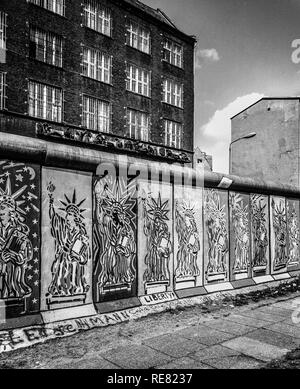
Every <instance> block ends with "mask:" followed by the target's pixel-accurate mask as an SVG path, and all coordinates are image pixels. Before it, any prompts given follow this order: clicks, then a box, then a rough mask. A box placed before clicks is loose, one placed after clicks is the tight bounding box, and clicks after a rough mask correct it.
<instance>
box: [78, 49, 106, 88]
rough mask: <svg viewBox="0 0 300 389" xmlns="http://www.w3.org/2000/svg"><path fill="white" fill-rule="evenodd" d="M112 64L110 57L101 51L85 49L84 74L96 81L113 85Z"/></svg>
mask: <svg viewBox="0 0 300 389" xmlns="http://www.w3.org/2000/svg"><path fill="white" fill-rule="evenodd" d="M111 64H112V59H111V56H110V55H107V54H104V53H102V52H101V51H98V50H93V49H89V48H86V47H84V48H83V64H82V67H83V69H82V74H83V75H84V76H86V77H90V78H94V79H95V80H98V81H101V82H105V83H106V84H110V83H111Z"/></svg>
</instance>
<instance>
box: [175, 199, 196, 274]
mask: <svg viewBox="0 0 300 389" xmlns="http://www.w3.org/2000/svg"><path fill="white" fill-rule="evenodd" d="M175 220H176V232H177V234H178V252H177V268H176V270H175V277H176V278H177V279H182V278H189V277H198V276H199V275H200V270H199V268H198V264H197V258H198V254H199V251H200V238H199V233H198V228H197V225H196V221H195V215H194V211H193V207H191V206H190V205H187V204H186V203H185V202H184V201H182V202H179V201H178V200H177V201H176V204H175Z"/></svg>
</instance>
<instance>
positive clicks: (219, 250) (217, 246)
mask: <svg viewBox="0 0 300 389" xmlns="http://www.w3.org/2000/svg"><path fill="white" fill-rule="evenodd" d="M204 210H205V213H204V215H205V225H206V233H207V242H208V252H207V254H208V265H207V269H206V281H207V282H208V283H210V282H220V281H225V280H226V279H227V278H228V263H227V259H228V252H229V239H228V227H227V217H226V216H227V215H226V210H225V204H224V205H222V202H221V197H220V193H219V192H218V191H216V190H207V191H206V195H205V205H204Z"/></svg>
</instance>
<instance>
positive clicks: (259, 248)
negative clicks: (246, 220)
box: [251, 195, 270, 277]
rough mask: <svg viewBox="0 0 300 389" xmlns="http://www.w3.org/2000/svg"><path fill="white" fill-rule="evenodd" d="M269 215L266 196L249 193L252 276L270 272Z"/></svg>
mask: <svg viewBox="0 0 300 389" xmlns="http://www.w3.org/2000/svg"><path fill="white" fill-rule="evenodd" d="M269 218H270V216H269V198H268V196H261V195H251V263H252V276H253V277H260V276H265V275H268V274H270V219H269Z"/></svg>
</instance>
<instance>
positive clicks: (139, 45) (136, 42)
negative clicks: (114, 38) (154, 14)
mask: <svg viewBox="0 0 300 389" xmlns="http://www.w3.org/2000/svg"><path fill="white" fill-rule="evenodd" d="M126 44H127V45H129V46H131V47H134V48H135V49H137V50H140V51H143V52H144V53H147V54H150V31H149V30H147V29H146V28H144V27H141V26H139V25H138V24H136V23H133V22H129V24H128V26H127V35H126Z"/></svg>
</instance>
